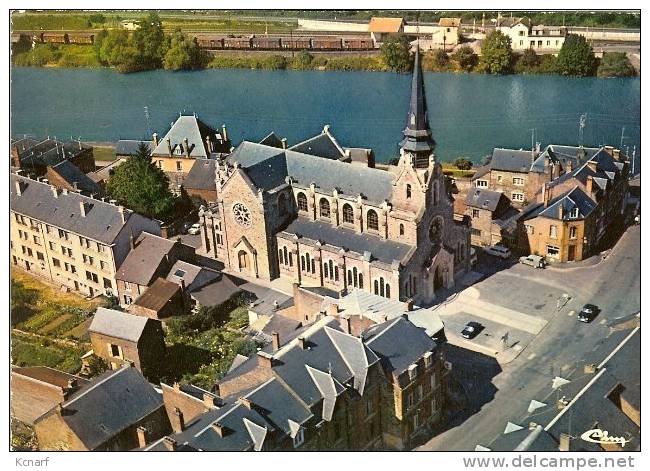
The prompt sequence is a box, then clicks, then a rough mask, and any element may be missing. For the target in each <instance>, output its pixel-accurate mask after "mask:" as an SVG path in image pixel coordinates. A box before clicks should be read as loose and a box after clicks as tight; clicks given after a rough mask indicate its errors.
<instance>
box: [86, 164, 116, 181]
mask: <svg viewBox="0 0 650 471" xmlns="http://www.w3.org/2000/svg"><path fill="white" fill-rule="evenodd" d="M122 162H124V159H117V160H114V161H113V162H111V163H110V164H108V165H106V166H105V167H102V168H100V169H99V170H96V171H94V172H90V173H89V174H88V178H90V179H91V180H92V181H94V182H96V183H99V182H104V181H106V180H108V178H109V177H110V176H111V175H113V173H115V169H116V168H117V167H118V166H119V165H120V164H121V163H122Z"/></svg>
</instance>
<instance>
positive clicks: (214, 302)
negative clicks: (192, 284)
mask: <svg viewBox="0 0 650 471" xmlns="http://www.w3.org/2000/svg"><path fill="white" fill-rule="evenodd" d="M241 292H242V290H241V289H239V287H238V286H237V284H236V283H235V282H234V281H233V280H232V279H231V278H230V277H229V276H228V275H224V274H222V273H219V277H218V278H216V280H214V281H213V282H212V283H208V284H206V285H204V286H201V287H199V288H195V289H193V290H192V292H191V293H190V295H191V296H192V298H194V299H195V300H196V301H198V302H199V304H200V305H201V306H208V307H210V306H219V305H221V304H223V303H225V302H226V301H228V300H229V299H230V298H232V297H233V296H235V295H237V294H239V293H241Z"/></svg>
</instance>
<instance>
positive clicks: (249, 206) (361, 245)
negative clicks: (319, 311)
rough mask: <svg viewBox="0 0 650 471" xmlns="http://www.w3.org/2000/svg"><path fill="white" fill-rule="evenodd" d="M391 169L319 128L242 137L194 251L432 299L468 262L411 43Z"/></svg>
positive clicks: (289, 276) (321, 282)
mask: <svg viewBox="0 0 650 471" xmlns="http://www.w3.org/2000/svg"><path fill="white" fill-rule="evenodd" d="M413 70H414V72H413V79H412V86H411V101H410V109H409V112H408V116H407V122H406V127H405V129H404V131H403V139H402V141H401V142H400V157H399V162H398V163H397V165H387V166H382V168H376V167H375V164H374V157H373V154H372V151H371V150H369V149H361V148H346V147H343V146H341V145H340V144H339V143H338V141H337V140H336V138H335V137H334V136H333V135H332V133H331V132H330V129H329V126H325V128H324V130H323V132H322V133H321V134H320V135H317V136H315V137H313V138H311V139H308V140H307V141H304V142H301V143H299V144H296V145H294V146H292V147H287V145H286V140H280V139H278V138H277V137H276V136H275V135H274V134H273V133H271V134H270V135H269V136H267V137H266V138H265V139H264V140H263V141H262V142H260V143H253V142H248V141H244V142H242V143H241V144H240V145H239V146H238V147H237V148H236V149H235V150H234V151H233V152H232V153H231V154H229V155H227V156H226V157H224V158H222V159H221V160H219V161H218V162H217V164H216V169H215V183H216V187H217V201H216V203H214V204H212V205H210V207H208V208H202V210H201V211H200V212H199V216H200V223H201V239H202V246H201V248H200V249H198V251H197V253H201V254H202V255H203V256H206V257H210V258H214V259H216V260H218V261H219V262H221V263H223V264H224V265H225V271H226V272H230V273H233V274H235V275H238V276H241V277H243V278H246V279H251V280H255V279H262V280H267V281H270V280H274V279H276V278H278V277H279V278H280V279H281V280H284V281H286V282H287V283H288V284H291V283H298V284H300V285H301V286H304V287H320V288H326V289H328V290H331V291H335V292H339V293H343V292H346V291H349V290H352V289H354V288H356V289H360V290H365V291H368V292H371V293H374V294H378V295H380V296H383V297H386V298H389V299H394V300H402V301H406V300H413V301H414V302H415V303H422V304H424V303H430V302H433V301H434V300H435V299H436V292H438V291H439V290H441V289H449V288H451V287H453V285H454V281H455V280H458V279H459V278H460V277H462V276H463V275H464V274H466V273H467V272H468V270H469V269H470V257H469V252H470V226H469V223H468V221H467V220H462V221H459V220H455V219H454V216H453V198H452V196H451V192H450V188H449V182H448V180H447V178H446V177H445V176H444V174H443V172H442V167H441V165H440V164H439V163H438V162H437V161H436V157H435V153H434V151H435V146H436V142H435V140H434V139H433V137H432V133H431V129H430V127H429V121H428V116H427V105H426V100H425V90H424V80H423V74H422V67H421V64H420V55H419V51H418V52H416V54H415V64H414V69H413Z"/></svg>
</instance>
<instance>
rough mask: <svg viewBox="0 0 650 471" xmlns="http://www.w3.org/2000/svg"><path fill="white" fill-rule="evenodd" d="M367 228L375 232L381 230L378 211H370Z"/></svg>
mask: <svg viewBox="0 0 650 471" xmlns="http://www.w3.org/2000/svg"><path fill="white" fill-rule="evenodd" d="M366 226H367V227H368V229H372V230H373V231H378V230H379V218H378V217H377V211H375V210H374V209H370V210H369V211H368V213H367V215H366Z"/></svg>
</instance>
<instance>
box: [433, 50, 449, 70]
mask: <svg viewBox="0 0 650 471" xmlns="http://www.w3.org/2000/svg"><path fill="white" fill-rule="evenodd" d="M448 65H449V56H448V55H447V53H446V52H445V51H444V50H442V49H436V50H435V51H434V53H433V66H434V67H435V68H436V69H437V70H441V69H446V68H447V66H448Z"/></svg>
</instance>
